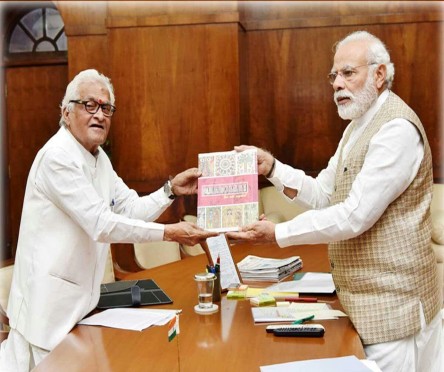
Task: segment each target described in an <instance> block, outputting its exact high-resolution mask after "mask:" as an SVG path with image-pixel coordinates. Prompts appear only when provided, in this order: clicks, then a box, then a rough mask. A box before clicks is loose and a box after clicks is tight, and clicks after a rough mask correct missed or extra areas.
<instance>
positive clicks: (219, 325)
mask: <svg viewBox="0 0 444 372" xmlns="http://www.w3.org/2000/svg"><path fill="white" fill-rule="evenodd" d="M231 251H232V254H233V259H234V261H235V262H239V261H240V260H241V259H242V258H243V257H245V256H246V255H248V254H254V255H257V256H261V257H276V258H284V257H288V256H292V255H299V256H301V258H302V261H303V264H304V267H303V269H302V271H328V270H329V264H328V259H327V248H326V246H324V245H319V246H308V245H307V246H294V247H288V248H282V249H281V248H278V247H277V246H276V245H275V244H261V245H252V244H247V243H241V244H235V245H232V246H231ZM205 265H206V256H205V255H199V256H194V257H187V258H186V259H184V260H182V261H178V262H174V263H171V264H168V265H164V266H160V267H157V268H153V269H149V270H146V271H141V272H138V273H134V274H131V275H130V276H129V277H128V279H135V278H138V279H142V278H151V279H154V280H155V281H156V282H157V284H158V285H159V286H160V287H161V288H162V289H163V290H164V291H165V292H166V293H167V294H168V295H169V296H170V297H171V298H172V299H173V304H170V305H162V306H156V307H160V308H169V309H182V314H181V315H180V335H178V336H177V337H176V338H174V339H173V340H172V341H171V342H168V336H167V333H168V330H167V326H156V327H151V328H148V329H146V330H144V331H142V332H137V331H127V330H119V329H112V328H105V327H95V326H76V327H75V328H74V329H73V330H72V331H71V332H70V334H68V335H67V336H66V338H65V339H64V340H63V341H62V342H61V343H60V344H59V345H58V346H57V347H56V348H55V349H54V350H53V351H52V352H51V353H50V354H49V355H48V356H47V357H46V358H45V359H44V360H43V362H42V363H41V364H40V365H39V366H38V368H36V369H35V371H45V372H52V371H54V372H55V371H57V372H60V371H64V372H71V371H116V372H120V371H131V372H136V371H168V372H169V371H182V372H189V371H193V372H194V371H212V372H215V371H226V370H228V371H259V367H260V366H264V365H269V364H277V363H284V362H290V361H296V360H306V359H317V358H328V357H339V356H346V355H355V356H356V357H358V358H359V359H363V358H365V355H364V351H363V348H362V345H361V342H360V340H359V337H358V335H357V333H356V331H355V329H354V327H353V326H352V324H351V322H350V320H349V319H348V318H341V319H338V320H324V321H317V322H316V323H321V324H323V325H324V327H325V335H324V337H322V338H294V337H293V338H289V337H275V336H273V335H272V334H267V333H266V332H265V325H255V324H254V322H253V318H252V315H251V306H250V303H249V301H235V300H227V299H226V296H225V294H223V296H222V301H221V302H220V303H219V312H218V313H216V314H212V315H198V314H196V313H195V312H194V309H193V308H194V306H195V305H196V304H197V290H196V284H195V282H194V274H196V273H198V272H201V271H203V270H204V269H205ZM318 298H320V299H324V300H328V301H333V303H332V304H331V306H332V307H333V308H335V309H340V308H341V307H340V304H339V302H338V300H337V297H336V295H330V296H321V297H318ZM153 308H155V307H153Z"/></svg>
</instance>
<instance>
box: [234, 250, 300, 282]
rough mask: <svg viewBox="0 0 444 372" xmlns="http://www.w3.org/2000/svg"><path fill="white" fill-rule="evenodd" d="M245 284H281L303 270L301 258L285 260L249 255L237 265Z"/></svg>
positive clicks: (293, 257)
mask: <svg viewBox="0 0 444 372" xmlns="http://www.w3.org/2000/svg"><path fill="white" fill-rule="evenodd" d="M237 267H238V269H239V273H240V275H241V277H242V281H243V282H251V281H259V282H280V281H281V280H283V279H285V278H286V277H288V276H290V275H291V274H293V273H294V272H295V271H297V270H300V269H301V268H302V260H301V258H300V257H299V256H292V257H289V258H284V259H276V258H263V257H258V256H253V255H248V256H247V257H245V258H244V259H243V260H242V261H240V262H239V263H238V264H237Z"/></svg>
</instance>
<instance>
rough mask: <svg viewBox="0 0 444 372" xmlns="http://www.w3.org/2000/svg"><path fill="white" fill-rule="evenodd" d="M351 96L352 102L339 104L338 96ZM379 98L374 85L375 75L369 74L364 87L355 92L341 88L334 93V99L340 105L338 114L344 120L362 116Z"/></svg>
mask: <svg viewBox="0 0 444 372" xmlns="http://www.w3.org/2000/svg"><path fill="white" fill-rule="evenodd" d="M340 97H347V98H350V102H349V103H347V104H345V105H339V104H338V98H340ZM377 98H378V91H377V89H376V87H375V86H374V80H373V75H372V74H369V75H368V77H367V80H366V81H365V85H364V87H363V88H362V89H361V90H360V91H358V92H356V93H355V94H353V93H351V92H349V91H346V90H341V91H337V92H335V93H334V101H335V103H336V106H337V107H338V114H339V116H340V117H341V118H342V119H344V120H353V119H357V118H360V117H361V116H362V115H364V113H365V112H366V111H367V110H368V109H369V108H370V106H371V105H372V104H373V102H375V100H376V99H377Z"/></svg>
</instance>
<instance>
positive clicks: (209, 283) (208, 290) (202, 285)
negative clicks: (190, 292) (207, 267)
mask: <svg viewBox="0 0 444 372" xmlns="http://www.w3.org/2000/svg"><path fill="white" fill-rule="evenodd" d="M194 280H195V281H196V284H197V296H198V300H199V308H201V309H210V308H212V307H213V287H214V281H215V280H216V275H214V274H213V273H199V274H196V275H194Z"/></svg>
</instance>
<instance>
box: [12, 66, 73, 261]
mask: <svg viewBox="0 0 444 372" xmlns="http://www.w3.org/2000/svg"><path fill="white" fill-rule="evenodd" d="M67 83H68V67H67V65H66V64H61V65H46V66H25V67H11V68H7V69H6V72H5V84H6V86H5V96H6V97H5V98H6V133H7V153H6V159H7V164H8V171H9V172H8V173H9V174H8V175H9V179H8V182H7V184H6V195H5V200H6V206H5V209H6V212H7V213H6V214H5V215H6V216H7V219H8V221H7V222H6V224H7V226H8V231H7V232H6V239H7V249H6V252H5V257H6V258H9V257H14V256H15V251H16V249H17V238H18V233H19V227H20V218H21V212H22V205H23V197H24V195H25V187H26V180H27V177H28V172H29V169H30V168H31V165H32V162H33V160H34V157H35V155H36V154H37V151H38V150H39V149H40V148H41V147H42V146H43V145H44V144H45V142H46V141H47V140H48V139H49V138H50V137H51V136H52V135H53V134H55V133H56V132H57V130H58V128H59V124H58V122H59V118H60V108H59V106H60V103H61V101H62V99H63V95H64V93H65V89H66V85H67ZM36 218H38V216H36Z"/></svg>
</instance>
